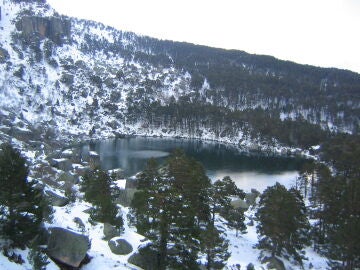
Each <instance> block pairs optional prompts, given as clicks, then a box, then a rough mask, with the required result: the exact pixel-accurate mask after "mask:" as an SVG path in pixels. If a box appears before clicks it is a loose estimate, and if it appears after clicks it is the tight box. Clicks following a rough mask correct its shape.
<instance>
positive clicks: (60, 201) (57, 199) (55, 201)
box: [45, 190, 69, 207]
mask: <svg viewBox="0 0 360 270" xmlns="http://www.w3.org/2000/svg"><path fill="white" fill-rule="evenodd" d="M45 196H46V198H47V200H48V202H49V203H50V204H51V205H52V206H60V207H63V206H65V205H67V204H68V203H69V199H68V198H66V197H63V196H61V195H59V194H56V193H55V192H53V191H51V190H46V191H45Z"/></svg>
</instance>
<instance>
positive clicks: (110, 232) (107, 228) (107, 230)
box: [103, 223, 120, 240]
mask: <svg viewBox="0 0 360 270" xmlns="http://www.w3.org/2000/svg"><path fill="white" fill-rule="evenodd" d="M103 232H104V235H105V237H104V238H105V239H106V240H109V239H111V238H114V237H116V236H119V235H120V231H119V230H118V229H117V228H116V227H115V226H112V225H110V224H109V223H104V230H103Z"/></svg>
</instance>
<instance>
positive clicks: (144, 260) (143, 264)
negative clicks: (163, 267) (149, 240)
mask: <svg viewBox="0 0 360 270" xmlns="http://www.w3.org/2000/svg"><path fill="white" fill-rule="evenodd" d="M128 262H129V263H131V264H133V265H136V266H138V267H140V268H142V269H148V270H156V269H158V267H157V254H156V252H155V251H153V250H152V249H151V248H150V247H149V246H146V247H143V248H140V249H139V251H138V252H136V253H134V254H132V255H131V256H130V257H129V259H128Z"/></svg>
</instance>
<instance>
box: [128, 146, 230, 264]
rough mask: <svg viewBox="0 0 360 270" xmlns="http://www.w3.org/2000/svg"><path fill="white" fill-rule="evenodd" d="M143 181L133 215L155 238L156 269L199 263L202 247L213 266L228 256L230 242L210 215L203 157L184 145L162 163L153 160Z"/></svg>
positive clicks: (144, 231)
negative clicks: (188, 152) (187, 151)
mask: <svg viewBox="0 0 360 270" xmlns="http://www.w3.org/2000/svg"><path fill="white" fill-rule="evenodd" d="M138 187H139V190H138V191H137V192H136V193H135V196H134V199H133V201H132V203H131V207H132V209H131V218H132V220H133V222H134V224H135V225H136V227H137V229H138V231H139V233H142V234H144V235H145V236H146V237H148V238H149V239H150V240H151V241H152V245H151V246H150V248H151V249H152V250H153V251H154V252H155V254H157V269H165V268H172V269H198V268H199V264H198V257H199V253H200V252H201V251H203V252H206V253H207V255H208V259H209V263H208V264H209V265H211V267H213V266H214V267H215V265H221V264H222V263H223V261H225V260H226V259H227V258H228V255H227V254H228V253H227V242H226V241H225V240H224V238H223V237H222V236H221V233H220V232H219V231H218V230H217V228H215V227H214V223H213V222H212V220H211V215H210V213H211V211H210V197H211V194H210V193H209V191H210V190H211V183H210V180H209V178H208V177H207V176H206V174H205V170H204V168H203V167H202V166H201V164H200V163H198V162H197V161H195V160H194V159H192V158H189V157H187V156H186V155H185V154H184V153H183V152H182V151H175V152H174V153H173V154H172V155H171V156H170V157H169V159H168V160H167V161H166V163H165V165H164V166H163V167H161V168H159V167H158V166H157V165H156V162H154V160H149V162H148V163H147V167H146V168H145V170H144V171H143V172H142V173H141V174H139V175H138ZM140 188H141V189H140ZM211 237H214V238H211ZM211 249H213V250H211Z"/></svg>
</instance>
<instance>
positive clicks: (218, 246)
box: [201, 223, 230, 270]
mask: <svg viewBox="0 0 360 270" xmlns="http://www.w3.org/2000/svg"><path fill="white" fill-rule="evenodd" d="M221 233H222V232H221V231H220V230H219V229H217V228H216V227H215V226H214V224H212V223H209V225H208V226H207V227H206V229H205V230H204V231H203V232H202V234H201V247H202V251H203V252H204V253H205V254H206V261H207V263H206V269H209V270H210V269H223V268H224V266H225V262H226V261H227V259H228V258H229V257H230V253H229V252H228V246H229V243H228V240H225V239H224V237H223V236H222V235H221Z"/></svg>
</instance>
